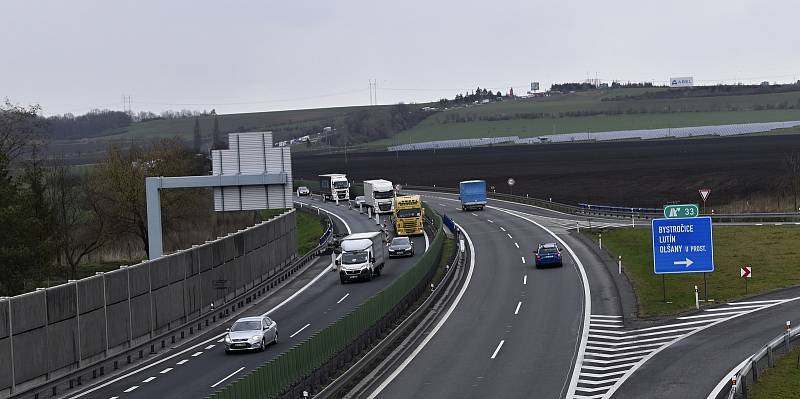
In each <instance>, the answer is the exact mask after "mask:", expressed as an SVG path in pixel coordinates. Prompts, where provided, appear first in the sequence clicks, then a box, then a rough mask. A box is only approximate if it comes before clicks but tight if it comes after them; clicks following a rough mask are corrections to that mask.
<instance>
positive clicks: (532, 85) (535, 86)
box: [531, 82, 539, 91]
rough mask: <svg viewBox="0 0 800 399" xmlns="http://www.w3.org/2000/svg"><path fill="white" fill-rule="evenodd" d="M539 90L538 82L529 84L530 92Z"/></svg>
mask: <svg viewBox="0 0 800 399" xmlns="http://www.w3.org/2000/svg"><path fill="white" fill-rule="evenodd" d="M536 90H539V82H531V91H536Z"/></svg>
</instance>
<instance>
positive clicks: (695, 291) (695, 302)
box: [694, 285, 700, 309]
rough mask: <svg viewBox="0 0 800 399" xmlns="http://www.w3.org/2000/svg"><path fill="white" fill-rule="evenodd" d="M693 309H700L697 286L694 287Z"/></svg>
mask: <svg viewBox="0 0 800 399" xmlns="http://www.w3.org/2000/svg"><path fill="white" fill-rule="evenodd" d="M694 307H695V309H700V293H699V291H697V286H696V285H695V286H694Z"/></svg>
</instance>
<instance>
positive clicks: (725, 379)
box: [706, 355, 753, 399]
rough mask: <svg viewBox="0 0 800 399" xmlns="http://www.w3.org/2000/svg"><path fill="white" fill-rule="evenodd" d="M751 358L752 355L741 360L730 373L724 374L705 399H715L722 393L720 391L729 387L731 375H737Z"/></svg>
mask: <svg viewBox="0 0 800 399" xmlns="http://www.w3.org/2000/svg"><path fill="white" fill-rule="evenodd" d="M752 358H753V355H750V356H748V357H747V359H744V360H742V362H741V363H739V365H738V366H736V367H734V368H733V369H732V370H731V371H730V372H728V374H725V377H723V378H722V379H721V380H720V381H719V383H718V384H717V386H715V387H714V389H713V390H712V391H711V393H710V394H708V397H707V398H706V399H716V397H717V396H718V395H719V393H720V392H722V389H724V388H725V387H729V386H731V378H733V375H734V374H736V373H738V372H739V370H741V369H742V368H743V367H744V365H745V364H747V362H749V361H750V359H752Z"/></svg>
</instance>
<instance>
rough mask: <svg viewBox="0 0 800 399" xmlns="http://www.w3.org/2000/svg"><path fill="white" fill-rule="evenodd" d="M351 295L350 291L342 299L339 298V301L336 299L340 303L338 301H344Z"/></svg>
mask: <svg viewBox="0 0 800 399" xmlns="http://www.w3.org/2000/svg"><path fill="white" fill-rule="evenodd" d="M349 296H350V293H349V292H348V293H346V294H344V296H343V297H342V298H341V299H339V300H338V301H336V303H337V304H338V303H342V301H344V300H345V299H347V297H349Z"/></svg>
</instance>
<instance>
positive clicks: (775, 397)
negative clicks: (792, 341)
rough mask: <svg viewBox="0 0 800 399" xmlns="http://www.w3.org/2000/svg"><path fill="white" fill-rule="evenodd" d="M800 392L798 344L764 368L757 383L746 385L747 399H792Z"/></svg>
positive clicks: (799, 350) (799, 353) (799, 352)
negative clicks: (770, 366) (773, 363)
mask: <svg viewBox="0 0 800 399" xmlns="http://www.w3.org/2000/svg"><path fill="white" fill-rule="evenodd" d="M798 392H800V346H796V347H795V348H794V350H792V351H791V352H789V353H788V354H787V355H786V356H784V357H782V358H780V359H779V360H778V361H777V362H776V363H775V367H773V368H768V369H766V370H764V374H761V376H759V380H758V383H756V384H753V385H750V386H748V387H747V393H748V394H747V397H748V398H749V399H793V398H797V396H798Z"/></svg>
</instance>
